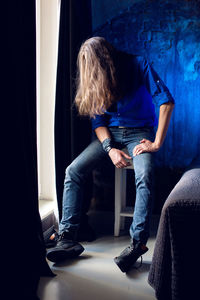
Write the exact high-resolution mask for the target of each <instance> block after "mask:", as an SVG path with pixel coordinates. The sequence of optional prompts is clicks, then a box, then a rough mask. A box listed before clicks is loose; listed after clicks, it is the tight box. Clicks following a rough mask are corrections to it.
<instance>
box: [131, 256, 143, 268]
mask: <svg viewBox="0 0 200 300" xmlns="http://www.w3.org/2000/svg"><path fill="white" fill-rule="evenodd" d="M140 258H141V260H140V264H139V266H138V267H136V266H133V267H134V269H139V268H141V266H142V262H143V258H142V255H141V256H140Z"/></svg>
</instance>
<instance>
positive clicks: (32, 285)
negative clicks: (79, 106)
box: [1, 0, 52, 300]
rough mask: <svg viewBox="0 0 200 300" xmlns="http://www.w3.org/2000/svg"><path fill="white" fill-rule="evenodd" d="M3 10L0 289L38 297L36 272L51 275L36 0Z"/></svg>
mask: <svg viewBox="0 0 200 300" xmlns="http://www.w3.org/2000/svg"><path fill="white" fill-rule="evenodd" d="M6 9H7V15H6V22H5V23H4V25H5V28H6V29H7V33H6V37H7V39H6V41H7V46H8V47H7V49H6V53H5V54H6V56H3V58H4V60H5V62H6V66H5V72H4V78H5V79H6V84H5V85H4V88H5V94H4V97H3V98H2V100H3V101H2V106H3V113H2V118H1V119H2V120H3V127H2V128H3V134H2V136H1V138H2V141H3V143H2V149H3V150H4V154H3V155H2V157H3V166H4V168H3V169H1V171H2V174H3V180H4V181H3V184H2V186H3V188H5V194H4V197H3V198H2V203H4V204H5V206H6V207H5V209H4V210H2V216H3V215H5V217H6V220H5V223H4V224H5V227H4V228H2V230H4V231H5V233H6V234H5V235H4V237H5V239H3V247H2V250H5V258H6V259H5V262H6V271H7V272H8V273H4V277H5V278H7V279H8V283H9V287H7V289H6V294H4V293H3V292H2V294H4V297H5V298H6V299H26V300H27V299H29V300H32V299H38V298H37V295H36V294H37V287H38V282H39V279H40V276H42V275H47V276H48V275H52V273H51V271H50V269H49V267H48V265H47V262H46V259H45V254H46V249H45V247H44V241H43V235H42V227H41V220H40V215H39V210H38V188H37V150H36V24H35V1H34V0H29V1H26V0H24V1H23V0H19V1H8V2H7V3H6ZM4 13H5V11H4ZM2 257H3V259H4V256H2ZM6 274H7V276H6ZM3 287H4V285H3ZM11 294H14V298H13V295H12V297H11Z"/></svg>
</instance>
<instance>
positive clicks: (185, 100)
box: [92, 0, 200, 167]
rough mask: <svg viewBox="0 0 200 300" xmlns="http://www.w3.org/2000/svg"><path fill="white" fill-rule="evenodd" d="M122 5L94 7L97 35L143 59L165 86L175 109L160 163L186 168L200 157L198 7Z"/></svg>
mask: <svg viewBox="0 0 200 300" xmlns="http://www.w3.org/2000/svg"><path fill="white" fill-rule="evenodd" d="M121 2H122V1H121ZM115 3H116V6H115ZM124 3H125V2H124V1H123V5H121V6H120V1H116V2H115V1H113V0H112V1H109V0H101V1H92V8H93V16H96V15H97V13H98V14H99V18H98V25H99V26H98V27H97V22H95V20H94V21H93V29H94V30H93V31H94V32H93V35H94V36H95V35H99V36H104V37H105V38H106V39H107V40H108V41H110V42H111V43H112V44H114V45H115V46H116V47H117V48H119V49H121V50H125V51H127V52H130V53H134V54H140V55H143V56H145V57H146V58H147V59H148V61H149V62H150V63H152V65H153V66H154V68H155V69H156V71H157V72H158V73H159V75H160V77H161V78H162V79H163V80H164V82H165V83H166V85H167V86H168V88H169V90H170V91H171V93H172V95H173V97H174V99H175V102H176V105H175V109H174V112H173V116H172V121H171V124H170V128H169V130H168V134H167V138H166V141H165V143H164V145H163V147H162V149H161V150H160V151H159V152H158V153H156V162H157V164H158V166H168V167H185V166H187V165H188V164H189V163H190V162H191V161H192V160H193V159H194V158H195V156H197V155H200V1H195V0H191V1H186V0H183V1H180V0H174V1H150V0H146V1H144V0H140V1H127V2H126V5H125V4H124ZM109 6H110V7H112V17H111V18H108V15H109V13H108V12H109ZM114 6H115V7H114ZM101 8H102V9H101ZM100 21H101V22H102V24H101V25H100V24H99V23H100ZM157 113H158V108H157Z"/></svg>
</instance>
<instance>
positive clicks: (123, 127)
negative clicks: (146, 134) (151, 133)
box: [109, 126, 153, 129]
mask: <svg viewBox="0 0 200 300" xmlns="http://www.w3.org/2000/svg"><path fill="white" fill-rule="evenodd" d="M109 128H122V129H144V128H149V129H152V128H153V127H150V126H146V127H145V126H143V127H125V126H110V127H109Z"/></svg>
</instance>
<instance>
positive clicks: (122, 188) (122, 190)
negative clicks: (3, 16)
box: [114, 149, 134, 236]
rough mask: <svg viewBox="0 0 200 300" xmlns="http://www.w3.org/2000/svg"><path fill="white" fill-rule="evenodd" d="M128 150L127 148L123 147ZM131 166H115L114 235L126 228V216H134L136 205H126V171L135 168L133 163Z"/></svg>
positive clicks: (125, 150)
mask: <svg viewBox="0 0 200 300" xmlns="http://www.w3.org/2000/svg"><path fill="white" fill-rule="evenodd" d="M122 151H124V152H126V153H127V154H128V152H127V149H122ZM130 162H131V166H129V167H126V168H123V169H118V168H115V225H114V236H119V233H120V229H124V221H125V217H131V218H132V217H133V210H134V207H127V206H126V172H127V169H132V170H133V169H134V167H133V163H132V161H130Z"/></svg>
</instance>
